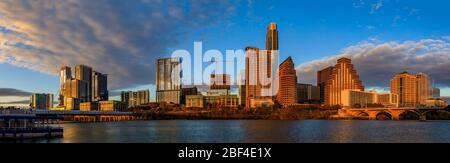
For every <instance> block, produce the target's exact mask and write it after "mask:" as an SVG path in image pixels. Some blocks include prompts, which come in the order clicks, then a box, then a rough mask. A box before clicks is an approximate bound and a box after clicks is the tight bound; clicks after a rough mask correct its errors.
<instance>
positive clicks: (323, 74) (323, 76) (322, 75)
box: [317, 66, 334, 103]
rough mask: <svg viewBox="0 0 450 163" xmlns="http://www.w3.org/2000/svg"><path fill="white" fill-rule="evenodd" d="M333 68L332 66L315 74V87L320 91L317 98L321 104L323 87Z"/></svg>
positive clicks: (323, 92)
mask: <svg viewBox="0 0 450 163" xmlns="http://www.w3.org/2000/svg"><path fill="white" fill-rule="evenodd" d="M333 68H334V67H333V66H330V67H327V68H325V69H323V70H320V71H318V72H317V86H318V87H319V91H320V94H319V98H320V102H321V103H324V102H325V85H326V83H327V81H328V80H329V79H330V77H331V74H332V73H333Z"/></svg>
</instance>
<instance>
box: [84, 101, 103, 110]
mask: <svg viewBox="0 0 450 163" xmlns="http://www.w3.org/2000/svg"><path fill="white" fill-rule="evenodd" d="M98 107H99V104H98V102H95V101H93V102H82V103H80V111H98V110H99V109H98Z"/></svg>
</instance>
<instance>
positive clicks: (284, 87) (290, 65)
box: [277, 57, 297, 106]
mask: <svg viewBox="0 0 450 163" xmlns="http://www.w3.org/2000/svg"><path fill="white" fill-rule="evenodd" d="M278 80H279V81H278V86H279V89H278V94H277V101H278V102H279V103H280V104H281V105H283V106H286V105H292V104H295V103H297V74H296V71H295V68H294V61H293V60H292V57H288V58H287V59H286V60H285V61H283V62H282V63H281V64H280V68H279V76H278Z"/></svg>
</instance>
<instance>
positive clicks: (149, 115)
mask: <svg viewBox="0 0 450 163" xmlns="http://www.w3.org/2000/svg"><path fill="white" fill-rule="evenodd" d="M336 113H337V110H321V109H315V108H308V109H276V110H271V109H265V110H254V111H250V112H248V111H245V110H229V109H216V110H210V111H192V110H191V111H139V112H135V114H136V115H135V116H138V117H141V118H142V119H148V120H174V119H185V120H211V119H215V120H240V119H242V120H302V119H324V120H325V119H329V118H330V116H331V115H335V114H336Z"/></svg>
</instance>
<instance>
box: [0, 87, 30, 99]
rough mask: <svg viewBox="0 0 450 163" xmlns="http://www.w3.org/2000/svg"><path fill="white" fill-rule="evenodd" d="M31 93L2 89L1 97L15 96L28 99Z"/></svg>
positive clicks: (0, 90)
mask: <svg viewBox="0 0 450 163" xmlns="http://www.w3.org/2000/svg"><path fill="white" fill-rule="evenodd" d="M30 95H31V92H26V91H22V90H18V89H14V88H0V97H5V96H15V97H28V96H30Z"/></svg>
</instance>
